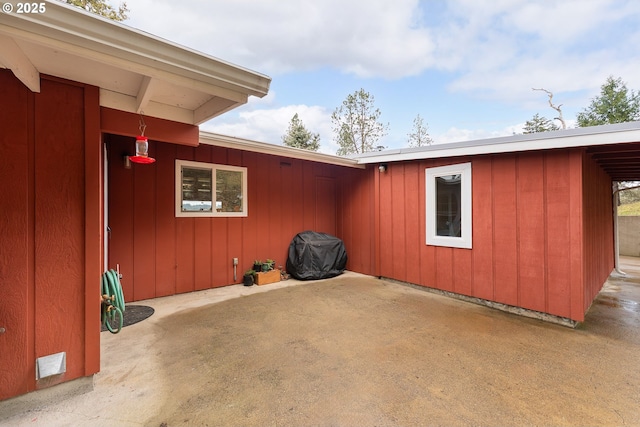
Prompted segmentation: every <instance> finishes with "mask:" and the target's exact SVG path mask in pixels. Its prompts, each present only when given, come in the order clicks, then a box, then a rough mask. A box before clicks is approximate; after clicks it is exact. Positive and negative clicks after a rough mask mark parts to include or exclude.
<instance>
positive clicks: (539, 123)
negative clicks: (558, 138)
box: [523, 113, 559, 134]
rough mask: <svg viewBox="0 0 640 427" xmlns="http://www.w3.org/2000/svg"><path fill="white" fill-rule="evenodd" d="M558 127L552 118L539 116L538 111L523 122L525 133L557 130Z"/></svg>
mask: <svg viewBox="0 0 640 427" xmlns="http://www.w3.org/2000/svg"><path fill="white" fill-rule="evenodd" d="M558 129H559V127H558V125H556V124H555V123H553V121H552V120H549V119H547V118H546V117H541V116H540V115H539V114H538V113H536V114H535V115H534V116H533V118H532V119H531V120H527V121H526V123H525V124H524V132H523V133H525V134H527V133H538V132H549V131H552V130H558Z"/></svg>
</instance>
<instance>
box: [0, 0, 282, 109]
mask: <svg viewBox="0 0 640 427" xmlns="http://www.w3.org/2000/svg"><path fill="white" fill-rule="evenodd" d="M4 18H6V19H3V23H2V25H0V32H5V33H8V34H10V35H14V36H16V37H19V38H22V39H24V40H30V41H33V42H37V43H38V44H41V45H44V46H50V47H53V48H56V49H61V50H64V51H66V52H69V53H77V54H80V55H82V56H88V57H89V58H92V59H96V60H99V61H101V62H104V63H108V64H111V65H115V66H119V67H121V68H123V69H131V70H132V71H137V72H140V73H142V74H144V75H149V76H151V77H158V78H163V77H164V78H165V79H167V76H172V78H170V79H168V81H173V82H175V83H177V81H176V80H177V79H176V77H182V78H183V81H182V83H181V85H184V86H188V87H193V84H194V83H193V81H195V82H196V83H199V84H200V85H201V88H200V89H201V90H202V89H204V88H208V91H211V90H213V89H212V88H215V87H218V88H226V89H230V90H233V91H240V92H246V93H248V94H250V95H254V96H258V97H263V96H265V95H266V94H267V93H268V90H269V85H270V82H271V79H270V78H269V77H267V76H265V75H262V74H259V73H256V72H254V71H250V70H247V69H245V68H242V67H239V66H236V65H232V64H230V63H227V62H225V61H222V60H220V59H217V58H214V57H212V56H208V55H205V54H202V53H200V52H197V51H195V50H192V49H188V48H186V47H183V46H180V45H177V44H174V43H171V42H169V41H167V40H164V39H161V38H159V37H155V36H153V35H151V34H148V33H144V32H142V31H139V30H136V29H134V28H131V27H127V26H125V25H123V24H120V23H118V22H114V21H111V20H108V19H106V18H102V17H100V16H97V15H95V14H91V13H88V12H85V11H83V10H81V9H79V8H77V7H75V6H68V5H66V4H64V3H61V2H58V1H54V2H47V12H46V13H43V14H6V15H4ZM3 27H4V28H3ZM134 64H137V65H138V67H136V66H135V65H134ZM154 70H157V71H158V72H159V74H160V72H162V71H163V72H164V73H165V75H164V76H163V75H161V74H160V75H153V74H151V73H152V72H153V71H154ZM184 80H186V81H184ZM208 91H207V93H208Z"/></svg>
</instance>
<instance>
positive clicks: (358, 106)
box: [331, 89, 388, 156]
mask: <svg viewBox="0 0 640 427" xmlns="http://www.w3.org/2000/svg"><path fill="white" fill-rule="evenodd" d="M380 114H381V113H380V110H379V109H377V108H375V106H374V99H373V96H372V95H370V94H369V92H366V91H365V90H364V89H360V90H358V91H355V92H354V93H353V94H350V95H348V96H347V98H346V99H345V100H344V101H343V102H342V105H340V106H339V107H338V108H336V110H335V111H334V112H333V114H332V115H331V121H332V122H333V131H334V133H335V139H336V142H337V143H338V145H339V146H340V148H339V149H338V152H337V154H338V156H346V155H349V154H360V153H366V152H368V151H374V150H379V149H381V148H382V149H384V147H382V146H381V145H377V142H378V140H379V139H380V138H382V137H383V136H385V135H386V134H387V128H388V125H384V124H382V123H380V122H379V121H378V119H379V118H380Z"/></svg>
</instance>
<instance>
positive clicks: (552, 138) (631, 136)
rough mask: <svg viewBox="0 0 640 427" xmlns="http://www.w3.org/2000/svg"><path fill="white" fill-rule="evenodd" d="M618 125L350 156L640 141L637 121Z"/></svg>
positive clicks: (385, 158) (391, 157) (401, 157)
mask: <svg viewBox="0 0 640 427" xmlns="http://www.w3.org/2000/svg"><path fill="white" fill-rule="evenodd" d="M621 125H625V126H621ZM621 125H604V126H593V127H590V128H578V129H570V130H569V131H574V132H570V133H569V134H567V132H568V131H567V130H565V131H557V132H553V135H545V134H551V133H552V132H541V133H538V134H529V135H516V136H514V137H502V138H492V139H487V140H476V141H464V142H461V143H451V144H436V145H431V146H429V147H428V149H423V150H416V149H399V150H390V151H387V152H384V151H380V152H376V153H366V154H364V155H360V156H356V157H353V158H354V159H355V160H357V161H358V163H362V164H370V163H384V162H396V161H407V160H422V159H438V158H446V157H460V156H470V155H480V154H499V153H514V152H522V151H533V150H551V149H558V148H575V147H589V146H594V145H610V144H622V143H629V142H640V122H632V123H624V124H621ZM575 131H577V132H575ZM523 137H524V138H523Z"/></svg>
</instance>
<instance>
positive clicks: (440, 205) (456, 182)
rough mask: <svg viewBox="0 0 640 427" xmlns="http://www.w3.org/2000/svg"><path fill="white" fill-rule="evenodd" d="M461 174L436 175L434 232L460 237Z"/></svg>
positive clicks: (439, 234) (440, 234)
mask: <svg viewBox="0 0 640 427" xmlns="http://www.w3.org/2000/svg"><path fill="white" fill-rule="evenodd" d="M461 197H462V175H460V174H458V175H446V176H438V177H436V205H437V206H436V234H437V235H438V236H453V237H462V234H461V233H462V229H461V226H460V225H461V222H460V221H461V218H462V211H461V209H460V208H461V206H460V198H461Z"/></svg>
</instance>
